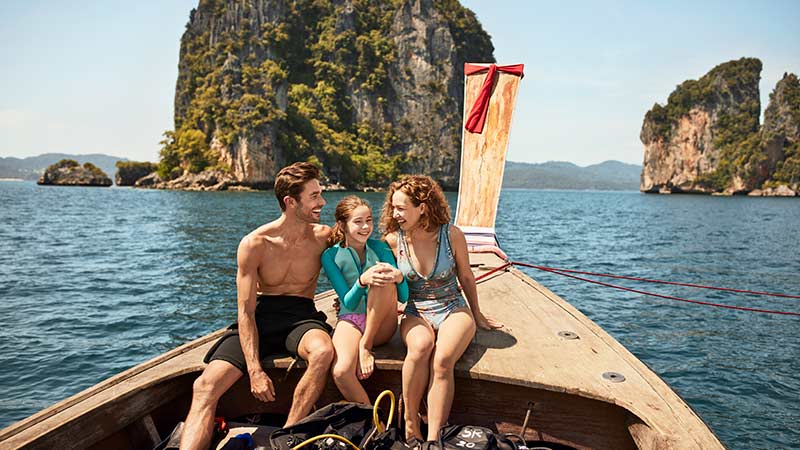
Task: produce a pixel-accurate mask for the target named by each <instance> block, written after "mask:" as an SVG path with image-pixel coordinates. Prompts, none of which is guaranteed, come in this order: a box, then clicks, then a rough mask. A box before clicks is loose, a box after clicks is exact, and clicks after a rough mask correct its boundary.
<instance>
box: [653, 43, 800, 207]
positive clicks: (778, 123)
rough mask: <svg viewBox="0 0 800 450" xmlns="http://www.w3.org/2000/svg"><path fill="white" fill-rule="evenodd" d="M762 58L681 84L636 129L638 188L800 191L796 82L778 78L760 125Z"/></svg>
mask: <svg viewBox="0 0 800 450" xmlns="http://www.w3.org/2000/svg"><path fill="white" fill-rule="evenodd" d="M760 78H761V61H759V60H758V59H755V58H742V59H739V60H737V61H730V62H726V63H724V64H720V65H719V66H717V67H715V68H713V69H712V70H711V71H710V72H708V73H707V74H706V75H704V76H703V77H701V78H700V79H699V80H687V81H685V82H683V83H682V84H681V85H680V86H678V87H677V89H675V91H674V92H672V93H671V94H670V96H669V99H668V101H667V104H666V105H665V106H661V105H659V104H656V105H655V106H653V108H652V109H651V110H650V111H648V112H647V115H646V116H645V119H644V123H643V124H642V131H641V135H640V138H641V141H642V143H643V144H644V147H645V149H644V165H643V167H642V178H641V185H640V190H641V191H643V192H652V193H656V192H657V193H701V194H724V195H735V194H740V195H741V194H747V195H752V196H762V195H763V196H787V197H793V196H796V195H797V194H798V192H800V82H798V78H797V75H795V74H789V73H787V74H784V76H783V79H781V80H780V81H779V82H778V84H777V85H776V86H775V89H774V90H773V91H772V93H771V94H770V97H769V98H770V99H769V104H768V105H767V108H766V110H765V112H764V123H763V124H760V123H759V122H760V120H759V119H760V114H761V101H760V99H759V89H758V82H759V80H760Z"/></svg>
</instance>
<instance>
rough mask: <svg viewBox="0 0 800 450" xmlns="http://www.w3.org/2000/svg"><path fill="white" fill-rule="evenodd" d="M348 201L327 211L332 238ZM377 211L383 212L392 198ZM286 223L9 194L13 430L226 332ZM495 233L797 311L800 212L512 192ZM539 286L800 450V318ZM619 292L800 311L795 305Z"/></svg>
mask: <svg viewBox="0 0 800 450" xmlns="http://www.w3.org/2000/svg"><path fill="white" fill-rule="evenodd" d="M343 195H344V194H342V193H329V194H326V199H327V200H328V202H329V205H328V207H327V208H326V210H325V211H324V212H323V217H324V220H325V221H327V222H328V223H330V222H331V221H332V213H333V205H335V203H336V201H337V200H338V199H339V198H341V197H342V196H343ZM364 196H366V197H367V198H368V199H370V201H371V202H372V203H373V207H374V210H375V211H376V213H377V211H378V209H379V207H380V205H381V203H382V201H383V196H382V195H381V194H364ZM448 196H449V199H450V200H451V202H453V204H454V202H455V194H454V193H451V194H448ZM277 214H278V208H277V203H276V201H275V198H274V196H273V195H272V192H257V193H242V192H213V193H192V192H164V191H148V190H134V189H127V188H109V189H102V188H80V187H49V186H48V187H45V186H37V185H35V184H33V183H30V182H9V181H0V343H2V344H0V345H2V351H1V352H0V392H2V394H0V427H4V426H7V425H9V424H11V423H13V422H15V421H17V420H20V419H22V418H24V417H26V416H28V415H30V414H32V413H34V412H36V411H38V410H40V409H42V408H45V407H47V406H49V405H51V404H53V403H55V402H57V401H59V400H61V399H63V398H65V397H67V396H69V395H72V394H74V393H77V392H79V391H81V390H82V389H85V388H87V387H89V386H91V385H93V384H95V383H97V382H99V381H101V380H103V379H105V378H107V377H109V376H111V375H114V374H116V373H118V372H120V371H122V370H124V369H127V368H129V367H131V366H133V365H136V364H138V363H141V362H143V361H145V360H147V359H149V358H151V357H153V356H156V355H158V354H160V353H163V352H165V351H167V350H169V349H172V348H174V347H176V346H178V345H180V344H183V343H185V342H187V341H189V340H192V339H194V338H197V337H199V336H202V335H204V334H206V333H208V332H211V331H213V330H215V329H218V328H221V327H223V326H226V325H227V324H229V323H230V322H231V321H232V320H233V318H234V316H235V311H236V302H235V298H236V291H235V272H236V261H235V252H236V246H237V244H238V241H239V239H240V238H241V237H242V236H243V235H244V234H246V233H247V232H249V231H250V230H252V229H253V228H255V227H256V226H258V225H260V224H262V223H265V222H268V221H270V220H272V219H273V218H274V217H276V216H277ZM497 230H498V235H499V238H500V242H501V244H502V246H503V248H504V249H505V250H506V251H507V252H508V253H509V256H510V257H511V258H512V259H513V260H517V261H523V262H528V263H533V264H539V265H546V266H553V267H564V268H572V269H581V270H587V271H594V272H604V273H616V274H624V275H631V276H638V277H645V278H656V279H666V280H675V281H684V282H691V283H699V284H710V285H716V286H725V287H735V288H743V289H750V290H758V291H771V292H783V293H788V294H795V295H798V294H800V255H799V251H800V201H798V200H797V199H781V198H757V199H753V198H742V197H734V198H723V197H705V196H651V195H643V194H639V193H637V192H578V191H532V190H508V191H504V192H503V193H502V195H501V199H500V213H499V215H498V221H497ZM525 270H526V272H528V273H529V274H530V275H531V276H533V277H534V278H536V279H537V280H538V281H540V282H541V283H543V284H544V285H546V286H547V287H548V288H550V289H551V290H552V291H554V292H555V293H557V294H558V295H560V296H561V297H563V298H565V299H566V300H568V301H569V302H570V303H572V304H573V305H575V306H576V307H577V308H578V309H580V310H581V311H582V312H583V313H584V314H586V315H587V316H589V317H590V318H591V319H592V320H594V321H595V322H597V323H598V324H599V325H600V326H602V327H603V328H604V329H605V330H606V331H608V332H609V333H610V334H611V335H612V336H614V337H615V338H616V339H617V340H619V341H620V342H621V343H622V344H623V345H625V346H626V347H627V348H628V349H629V350H630V351H631V352H633V353H634V354H635V355H636V356H638V357H639V358H640V359H641V360H642V361H644V362H645V363H647V364H648V365H649V366H650V367H651V368H653V370H655V372H656V373H658V374H659V375H660V376H661V377H663V378H664V379H665V380H666V381H667V382H668V383H669V384H670V385H671V386H672V387H673V388H674V389H675V390H676V391H677V392H678V393H679V394H680V395H681V396H682V397H683V398H684V399H685V400H686V401H687V402H688V403H689V404H690V405H691V406H692V407H693V408H694V409H695V410H696V411H697V412H698V413H699V414H700V416H701V417H703V419H704V420H705V421H706V422H707V423H708V424H709V425H710V426H711V428H712V429H713V430H714V431H715V432H716V433H717V435H718V436H719V437H720V439H721V440H722V441H723V442H724V443H725V444H726V445H727V446H728V447H730V448H743V449H749V448H797V447H800V425H798V424H799V423H800V363H798V355H800V318H799V317H796V316H780V315H768V314H759V313H750V312H743V311H732V310H726V309H718V308H710V307H706V306H700V305H691V304H685V303H678V302H673V301H669V300H663V299H656V298H649V297H644V296H642V295H640V294H634V293H629V292H623V291H617V290H613V289H608V288H604V287H600V286H595V285H591V284H587V283H583V282H579V281H575V280H570V279H568V278H564V277H560V276H557V275H553V274H549V273H545V272H539V271H535V270H533V269H525ZM320 280H321V282H320V286H319V289H320V290H322V289H327V288H328V284H327V282H326V281H325V279H324V277H323V278H321V279H320ZM605 281H608V280H605ZM612 282H613V283H615V284H624V285H625V286H629V287H634V288H638V289H643V290H652V291H655V292H658V293H661V294H665V295H672V296H678V297H688V298H691V299H697V300H704V301H710V302H715V303H724V304H730V305H739V306H751V307H758V308H764V309H775V310H785V311H794V312H798V311H800V300H797V299H781V298H770V297H757V296H752V295H739V294H732V293H724V292H713V291H703V290H695V289H690V288H683V287H678V286H654V285H642V284H638V283H634V282H618V281H612Z"/></svg>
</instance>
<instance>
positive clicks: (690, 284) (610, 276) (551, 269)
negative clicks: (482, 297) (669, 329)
mask: <svg viewBox="0 0 800 450" xmlns="http://www.w3.org/2000/svg"><path fill="white" fill-rule="evenodd" d="M513 264H519V265H524V266H525V267H530V268H533V269H538V270H544V271H547V272H550V271H556V272H566V273H577V274H581V275H592V276H595V277H605V278H617V279H622V280H633V281H644V282H647V283H659V284H671V285H675V286H686V287H693V288H698V289H711V290H715V291H727V292H738V293H740V294H753V295H768V296H771V297H783V298H800V295H789V294H776V293H774V292H761V291H748V290H746V289H733V288H724V287H714V286H705V285H702V284H692V283H678V282H675V281H664V280H653V279H649V278H637V277H628V276H624V275H612V274H609V273H595V272H584V271H581V270H570V269H561V268H558V267H546V266H534V265H533V264H525V263H518V262H514V263H513Z"/></svg>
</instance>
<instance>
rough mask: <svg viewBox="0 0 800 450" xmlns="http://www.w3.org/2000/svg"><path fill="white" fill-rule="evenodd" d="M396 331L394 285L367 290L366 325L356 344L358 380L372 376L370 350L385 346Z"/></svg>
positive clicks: (395, 294)
mask: <svg viewBox="0 0 800 450" xmlns="http://www.w3.org/2000/svg"><path fill="white" fill-rule="evenodd" d="M395 330H397V288H396V285H395V284H389V285H387V286H381V287H376V286H372V287H370V288H369V291H368V295H367V324H366V326H365V327H364V336H362V337H361V340H360V341H359V344H358V359H359V365H360V368H361V370H360V372H361V373H360V375H359V378H360V379H362V380H363V379H365V378H367V377H369V376H370V375H372V372H373V371H374V370H375V357H374V356H373V355H372V349H373V347H375V346H376V345H381V344H385V343H386V342H387V341H389V339H391V338H392V335H393V334H394V332H395Z"/></svg>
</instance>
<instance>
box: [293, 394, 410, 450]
mask: <svg viewBox="0 0 800 450" xmlns="http://www.w3.org/2000/svg"><path fill="white" fill-rule="evenodd" d="M387 395H388V396H389V400H390V401H391V404H390V405H389V420H387V421H386V423H387V424H389V423H392V419H393V418H394V400H395V398H394V393H393V392H392V391H390V390H388V389H387V390H385V391H383V392H381V394H380V395H379V396H378V398H376V399H375V406H373V407H372V423H373V424H375V429H377V430H378V433H383V431H384V430H385V428H384V427H383V425H381V420H380V417H378V405H379V404H380V403H381V400H383V397H386V396H387ZM326 438H331V439H336V440H337V441H342V442H344V443H345V444H347V445H349V446H350V447H353V448H354V449H355V450H361V449H360V448H358V447H357V446H356V445H355V444H353V443H352V442H350V441H349V440H348V439H347V438H345V437H344V436H339V435H338V434H320V435H319V436H314V437H312V438H309V439H306V440H305V441H303V442H301V443H299V444H297V445H296V446H294V447H292V450H298V449H300V448H303V447H305V446H306V445H308V444H310V443H312V442H316V441H318V440H320V439H326Z"/></svg>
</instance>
